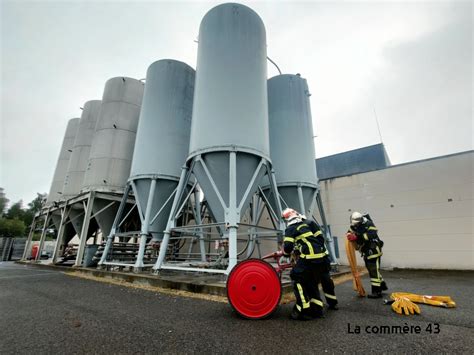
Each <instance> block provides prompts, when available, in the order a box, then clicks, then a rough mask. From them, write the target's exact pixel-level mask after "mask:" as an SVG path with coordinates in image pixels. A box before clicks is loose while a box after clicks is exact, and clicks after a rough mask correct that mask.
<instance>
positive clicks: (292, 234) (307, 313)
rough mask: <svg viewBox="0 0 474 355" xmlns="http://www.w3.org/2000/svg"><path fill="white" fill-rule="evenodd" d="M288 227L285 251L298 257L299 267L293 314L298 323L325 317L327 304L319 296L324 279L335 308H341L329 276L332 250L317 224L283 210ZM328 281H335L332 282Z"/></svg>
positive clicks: (294, 276) (296, 268)
mask: <svg viewBox="0 0 474 355" xmlns="http://www.w3.org/2000/svg"><path fill="white" fill-rule="evenodd" d="M282 217H283V218H284V219H285V222H286V225H287V228H286V229H285V237H284V239H283V251H284V253H285V254H286V255H289V254H291V253H293V254H294V255H295V256H296V257H297V261H296V265H295V266H294V267H293V269H292V270H291V273H290V277H291V280H292V283H293V292H294V293H295V297H296V304H295V306H294V308H293V311H292V312H291V318H292V319H295V320H308V319H311V318H322V317H323V302H322V300H321V297H320V295H319V290H318V284H319V282H322V280H323V278H324V280H325V281H324V282H325V287H326V288H325V294H326V295H327V296H326V299H327V300H328V303H329V304H330V306H331V308H332V309H337V299H336V296H335V294H334V283H333V282H332V280H330V277H329V275H327V278H326V277H323V275H326V274H328V272H329V259H328V254H329V253H328V251H327V250H326V247H325V245H324V239H323V238H322V233H321V230H320V229H319V227H318V226H317V224H316V223H315V222H314V221H310V220H307V219H305V218H304V216H302V215H300V214H299V213H298V212H296V211H295V210H294V209H291V208H287V209H285V210H284V211H283V213H282ZM328 279H329V280H330V281H331V282H328Z"/></svg>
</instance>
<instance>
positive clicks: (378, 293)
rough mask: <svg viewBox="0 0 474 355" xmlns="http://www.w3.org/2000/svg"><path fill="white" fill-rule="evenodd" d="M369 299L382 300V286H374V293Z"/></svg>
mask: <svg viewBox="0 0 474 355" xmlns="http://www.w3.org/2000/svg"><path fill="white" fill-rule="evenodd" d="M367 297H368V298H382V290H381V289H380V286H372V293H371V294H370V295H367Z"/></svg>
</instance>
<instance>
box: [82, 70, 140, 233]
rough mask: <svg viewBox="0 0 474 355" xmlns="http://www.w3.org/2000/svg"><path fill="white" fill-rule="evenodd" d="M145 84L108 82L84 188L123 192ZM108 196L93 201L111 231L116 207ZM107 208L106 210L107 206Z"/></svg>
mask: <svg viewBox="0 0 474 355" xmlns="http://www.w3.org/2000/svg"><path fill="white" fill-rule="evenodd" d="M143 87H144V84H143V83H142V82H141V81H139V80H136V79H132V78H126V77H116V78H112V79H109V80H108V81H107V83H106V84H105V89H104V94H103V97H102V105H101V108H100V113H99V117H98V119H97V125H96V128H95V133H94V138H93V140H92V144H91V148H90V155H89V161H88V164H87V169H86V172H85V174H84V181H83V184H82V191H83V192H87V191H95V192H105V193H122V192H123V190H124V187H125V184H126V182H127V179H128V177H129V175H130V165H131V162H132V156H133V147H134V144H135V136H136V132H137V125H138V118H139V115H140V106H141V102H142V98H143ZM109 204H110V201H108V200H100V199H97V200H95V201H94V204H93V207H92V212H93V213H94V214H96V213H97V212H98V211H101V213H100V214H99V215H97V216H96V220H97V222H98V224H99V226H100V228H101V230H102V233H103V234H105V235H108V234H109V232H110V228H111V226H112V223H113V220H114V217H115V214H116V212H117V209H116V208H115V209H114V208H106V207H107V206H108V205H109ZM104 209H105V210H104Z"/></svg>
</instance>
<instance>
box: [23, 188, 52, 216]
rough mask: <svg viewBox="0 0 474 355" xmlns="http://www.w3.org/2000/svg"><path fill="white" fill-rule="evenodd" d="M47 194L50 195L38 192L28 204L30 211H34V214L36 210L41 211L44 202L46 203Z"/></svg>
mask: <svg viewBox="0 0 474 355" xmlns="http://www.w3.org/2000/svg"><path fill="white" fill-rule="evenodd" d="M46 196H48V194H46V193H43V194H40V193H39V192H37V193H36V198H35V199H34V200H33V201H31V202H30V203H29V204H28V211H30V212H32V213H33V215H34V214H35V213H36V212H39V211H41V209H42V208H43V206H44V204H45V203H46Z"/></svg>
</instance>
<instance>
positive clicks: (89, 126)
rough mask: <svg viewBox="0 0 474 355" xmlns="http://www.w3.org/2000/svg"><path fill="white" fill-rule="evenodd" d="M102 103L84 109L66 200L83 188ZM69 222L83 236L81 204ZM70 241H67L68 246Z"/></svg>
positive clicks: (94, 102) (71, 212)
mask: <svg viewBox="0 0 474 355" xmlns="http://www.w3.org/2000/svg"><path fill="white" fill-rule="evenodd" d="M100 106H101V101H100V100H91V101H87V102H86V103H85V104H84V107H83V108H82V115H81V119H80V120H79V127H78V130H77V134H76V138H75V140H74V145H73V148H72V153H71V158H70V160H69V166H68V169H67V173H66V177H65V179H64V188H63V197H64V198H66V199H69V198H72V197H75V196H77V195H78V194H79V193H80V191H81V188H82V183H83V181H84V174H85V172H86V168H87V164H88V162H89V154H90V150H91V144H92V139H93V137H94V133H95V127H96V124H97V118H98V116H99V112H100ZM68 217H69V220H70V222H71V224H72V226H73V227H74V230H75V231H76V233H77V234H78V235H80V234H81V229H82V224H83V221H84V208H83V205H82V203H81V202H79V203H77V204H76V205H72V206H71V207H70V209H69V214H68ZM90 229H91V232H92V231H93V230H95V229H96V225H95V223H92V224H91V225H90ZM68 241H69V240H66V241H65V243H66V244H67V242H68Z"/></svg>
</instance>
